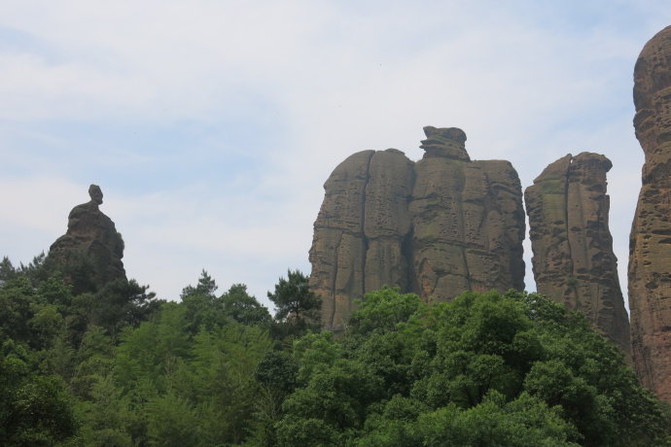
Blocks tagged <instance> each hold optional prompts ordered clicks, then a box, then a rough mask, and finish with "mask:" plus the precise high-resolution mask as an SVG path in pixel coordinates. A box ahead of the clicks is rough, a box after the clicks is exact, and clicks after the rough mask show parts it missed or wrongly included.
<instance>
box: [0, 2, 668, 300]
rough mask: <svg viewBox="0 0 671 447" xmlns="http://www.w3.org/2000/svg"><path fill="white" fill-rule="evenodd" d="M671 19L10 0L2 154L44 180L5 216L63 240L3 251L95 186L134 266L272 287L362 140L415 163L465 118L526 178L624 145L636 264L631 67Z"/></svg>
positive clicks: (658, 15)
mask: <svg viewBox="0 0 671 447" xmlns="http://www.w3.org/2000/svg"><path fill="white" fill-rule="evenodd" d="M668 11H669V10H668V8H666V7H665V6H664V3H662V2H659V1H640V2H627V3H626V4H625V3H624V2H612V3H610V4H608V5H605V4H604V3H603V2H590V1H587V2H580V3H579V4H578V3H573V2H565V3H562V4H557V5H554V6H553V8H551V9H549V10H546V8H545V7H543V8H541V7H540V6H539V4H538V3H537V2H531V1H528V2H514V3H513V6H511V5H510V4H506V5H503V4H500V3H497V2H439V1H421V2H413V3H409V2H401V1H387V2H379V1H378V2H375V1H372V2H333V1H326V0H321V1H300V0H287V1H282V2H274V1H269V0H264V1H255V2H248V1H240V0H238V1H210V0H191V1H178V0H169V1H164V0H161V1H159V0H141V1H128V0H121V1H115V2H103V1H99V0H86V1H84V0H63V1H59V2H42V1H37V0H21V1H12V0H10V1H5V2H2V3H1V4H0V38H2V37H3V33H5V34H7V36H6V37H7V38H6V39H2V40H3V41H4V42H3V44H2V45H0V98H1V99H2V101H0V129H1V130H2V132H1V133H0V155H2V158H3V163H4V166H3V168H4V171H3V172H8V173H11V172H17V173H21V174H22V175H24V177H21V178H17V176H18V174H15V175H11V176H7V177H6V178H5V179H3V182H1V183H0V187H2V188H3V190H4V191H13V192H14V194H12V195H11V197H7V196H5V195H3V197H2V198H1V199H0V206H2V210H3V211H2V213H0V224H1V225H3V230H4V231H3V233H2V234H7V235H9V236H5V237H7V238H11V239H12V241H13V242H16V241H18V240H20V239H22V237H23V236H20V235H21V234H27V233H26V232H30V234H31V235H36V234H38V233H39V234H41V235H42V236H39V237H33V236H31V237H30V238H27V239H26V241H25V246H26V247H29V248H25V249H23V250H19V249H18V248H16V247H17V246H18V245H17V244H16V243H12V244H8V243H3V246H4V247H10V245H11V247H12V248H11V249H10V253H8V254H10V255H13V254H14V253H17V254H16V256H24V254H23V253H25V251H27V250H32V254H36V253H37V252H39V251H41V250H43V249H45V248H46V247H45V244H46V245H47V246H48V244H49V243H50V242H51V241H53V240H54V239H55V238H56V237H58V236H59V235H60V234H62V233H63V232H64V231H65V222H66V216H67V212H68V211H69V210H70V209H71V208H72V206H74V205H76V204H77V203H81V202H83V201H86V187H87V186H88V183H87V182H89V181H96V182H100V183H101V186H102V187H103V191H104V192H105V193H106V201H105V204H104V205H103V210H104V212H106V213H107V214H108V215H110V217H111V218H112V219H113V220H114V221H115V222H117V227H118V229H119V231H121V232H122V233H123V234H124V238H125V240H126V246H127V250H126V257H125V259H124V261H125V263H126V266H127V268H128V270H129V274H130V275H131V276H133V277H136V278H137V279H138V280H139V281H140V282H146V283H149V284H151V285H152V286H153V287H154V288H155V289H157V290H158V291H159V292H160V294H161V295H163V296H170V297H176V295H177V294H178V293H179V290H181V288H182V287H184V286H185V285H186V284H188V283H193V282H195V280H196V279H197V276H198V274H199V272H200V269H201V268H206V269H208V270H210V273H211V274H213V275H214V276H215V278H217V279H219V278H222V279H221V280H219V281H220V284H221V286H222V288H224V287H227V284H226V283H232V282H248V283H249V285H250V290H253V291H254V292H255V293H256V295H257V297H262V296H264V295H265V293H263V292H262V291H263V290H267V289H269V288H271V287H272V285H273V284H274V282H275V281H276V279H277V277H278V276H279V275H281V274H283V273H285V269H286V268H289V267H291V268H294V267H301V268H302V269H303V270H305V268H306V266H307V250H308V248H309V245H310V242H311V238H312V234H311V232H312V223H313V221H314V219H315V217H316V215H317V212H318V209H319V205H320V201H321V199H322V197H323V189H322V184H323V183H324V181H325V180H326V178H327V177H328V175H329V173H330V172H331V171H332V170H333V168H335V166H336V165H337V164H338V163H340V162H341V161H342V160H343V159H344V158H346V157H347V156H349V155H350V154H352V153H354V152H356V151H359V150H363V149H385V148H387V147H396V148H398V149H401V150H403V151H405V152H406V154H407V155H408V157H409V158H411V159H414V160H416V159H418V158H420V157H421V156H422V152H421V150H420V149H419V148H418V146H419V141H420V140H421V139H422V138H423V134H422V130H421V128H422V126H424V125H434V126H458V127H462V128H463V129H464V130H465V131H466V133H467V135H468V142H467V148H468V150H469V152H470V154H471V157H472V158H474V159H491V158H498V159H508V160H510V161H511V162H512V163H513V165H514V166H515V167H516V168H517V170H518V171H519V173H520V176H521V178H522V182H523V186H528V185H530V184H531V182H532V181H533V178H535V177H536V176H537V175H538V174H539V173H540V172H541V171H542V169H543V168H544V167H545V166H546V165H547V164H548V163H550V162H552V161H554V160H556V159H557V158H559V157H561V156H563V155H565V154H566V153H568V152H571V153H574V154H577V153H578V152H581V151H582V150H589V151H594V152H602V153H605V154H606V155H607V156H608V157H609V158H610V159H611V160H612V161H613V162H614V165H615V166H614V168H613V170H612V171H611V173H610V176H609V182H610V185H609V191H610V194H611V197H613V206H612V217H611V222H612V228H613V236H614V238H615V245H616V250H617V252H618V257H619V260H620V266H621V267H622V265H623V264H626V254H625V251H626V245H627V240H628V227H629V225H630V222H631V216H632V213H633V209H632V205H631V204H632V203H634V202H635V200H636V199H635V198H634V194H633V193H632V191H633V190H634V189H635V188H631V183H632V181H633V180H635V179H636V178H637V176H638V175H639V172H638V170H640V164H641V163H642V156H641V151H640V148H639V146H638V144H637V142H636V141H635V139H634V138H633V131H632V128H631V124H630V123H631V116H632V115H633V106H632V105H631V72H632V70H633V64H634V61H635V58H636V56H637V55H638V51H640V48H641V47H642V45H643V44H644V43H645V40H646V39H648V38H650V37H652V34H653V33H654V32H656V31H657V30H659V29H661V27H662V26H663V24H664V22H665V21H669V20H671V12H668ZM623 24H631V26H623ZM3 25H4V28H3ZM17 36H18V37H17ZM194 123H195V124H194ZM61 124H63V125H64V126H66V127H67V129H68V130H67V131H62V130H59V129H60V127H61ZM189 125H191V126H192V127H194V128H197V131H193V130H189V131H188V132H186V131H185V132H183V133H182V134H180V135H186V136H187V137H188V138H193V140H192V141H188V142H182V141H175V138H176V137H175V132H173V131H174V130H176V129H179V130H182V129H183V128H185V127H188V126H189ZM68 126H69V127H68ZM101 129H102V130H103V131H104V132H103V133H99V132H101ZM126 129H130V130H126ZM137 130H140V131H143V132H141V133H142V136H141V137H138V138H132V137H129V136H127V135H121V134H122V133H123V132H125V131H128V132H134V131H137ZM177 133H179V132H177ZM97 138H98V140H97ZM107 139H109V140H110V141H107ZM634 168H635V169H634ZM45 197H48V199H45ZM47 234H49V235H50V236H48V237H46V236H45V235H47ZM22 243H23V241H22ZM24 259H25V257H24V258H22V260H24ZM205 264H208V265H205ZM296 264H300V265H296ZM260 270H263V272H262V273H259V271H260ZM529 272H530V271H529ZM236 278H237V279H236ZM621 279H622V280H623V281H624V280H625V279H626V278H624V277H623V278H621ZM531 281H532V279H531V277H530V273H528V275H527V279H526V282H527V285H528V286H530V283H531ZM260 291H261V292H260ZM259 295H261V296H259Z"/></svg>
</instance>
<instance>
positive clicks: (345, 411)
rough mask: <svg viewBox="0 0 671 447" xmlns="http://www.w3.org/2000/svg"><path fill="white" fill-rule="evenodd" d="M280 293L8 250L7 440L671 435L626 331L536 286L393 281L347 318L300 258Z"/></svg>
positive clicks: (1, 431)
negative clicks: (452, 290)
mask: <svg viewBox="0 0 671 447" xmlns="http://www.w3.org/2000/svg"><path fill="white" fill-rule="evenodd" d="M80 267H82V266H80ZM268 298H269V299H270V300H271V302H272V303H273V305H274V307H275V308H274V309H273V313H272V314H271V312H270V311H269V310H268V309H267V308H265V307H264V306H262V305H261V304H260V303H259V301H258V300H257V299H256V298H255V297H253V296H250V295H249V293H248V292H247V288H246V286H245V285H244V284H234V285H232V286H231V287H230V288H229V289H228V290H227V291H225V292H223V293H219V292H218V286H217V284H216V281H215V279H213V278H212V277H211V276H210V275H209V274H208V273H207V272H206V271H205V270H203V272H202V274H201V276H200V278H197V279H196V282H195V285H186V286H185V287H184V289H183V291H182V293H181V299H180V301H179V302H172V301H164V300H160V299H158V298H157V297H155V296H154V294H153V293H151V292H150V291H149V287H148V286H142V285H140V284H139V283H138V282H136V281H135V280H125V279H122V280H117V281H113V282H110V283H108V284H107V285H106V286H105V287H103V288H100V289H95V288H94V287H92V286H91V285H90V284H89V283H88V282H87V275H86V269H85V268H83V267H82V268H78V269H76V270H73V271H69V272H68V271H66V272H62V271H59V270H58V269H55V268H54V266H52V265H49V263H48V262H45V257H44V256H43V255H41V256H38V257H36V258H35V259H34V260H33V261H32V262H31V263H29V264H28V265H23V264H21V265H19V266H14V265H13V264H12V262H11V261H10V260H9V259H8V258H6V257H5V258H4V259H3V260H2V262H1V263H0V345H1V350H0V445H3V446H5V445H6V446H180V447H185V446H362V447H363V446H380V447H382V446H410V447H412V446H418V447H419V446H473V447H475V446H511V447H512V446H516V447H520V446H522V447H524V446H546V447H550V446H556V447H560V446H561V447H568V446H615V447H617V446H656V445H658V446H668V445H671V436H670V433H671V431H670V429H669V427H670V415H671V411H670V410H669V408H668V406H667V405H666V404H664V403H662V402H660V401H659V400H657V399H656V398H655V397H654V396H653V395H652V393H650V392H649V391H647V390H646V389H645V388H643V387H642V386H640V384H639V383H638V381H637V379H636V376H635V374H634V372H633V371H632V369H631V368H630V366H629V365H628V364H627V361H626V360H625V358H624V356H623V355H622V354H621V352H620V351H619V350H618V348H616V347H615V346H614V345H612V344H611V343H610V342H609V341H607V340H606V339H605V338H604V337H603V336H601V335H600V334H598V333H596V332H594V331H593V330H592V329H591V328H590V325H589V323H588V322H587V320H586V319H585V317H583V316H582V315H581V314H579V313H576V312H574V311H570V310H568V309H566V308H565V307H563V306H562V305H561V304H557V303H555V302H554V301H552V300H550V299H548V298H546V297H543V296H541V295H538V294H536V293H525V292H517V291H510V292H507V293H498V292H488V293H480V294H478V293H472V292H467V293H464V294H462V295H460V296H459V297H457V298H456V299H454V300H453V301H450V302H426V301H424V300H422V299H420V298H419V297H418V296H417V295H415V294H405V293H401V292H400V291H399V290H398V289H392V288H386V287H385V288H383V289H380V290H378V291H376V292H373V293H369V294H367V295H366V297H365V299H364V300H362V301H361V302H360V303H359V305H358V308H357V310H356V311H355V312H354V313H353V314H352V316H351V318H350V320H349V323H348V325H347V327H346V329H345V330H344V331H341V332H329V331H325V330H321V325H320V322H319V318H320V317H319V315H320V303H321V301H320V299H319V298H318V297H317V296H315V295H314V293H312V292H311V290H310V289H309V287H308V278H307V277H306V275H304V274H302V273H301V272H299V271H292V270H289V271H287V274H286V277H280V278H279V280H278V282H277V284H276V285H275V287H274V290H273V291H270V292H268Z"/></svg>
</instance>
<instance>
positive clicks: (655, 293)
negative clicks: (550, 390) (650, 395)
mask: <svg viewBox="0 0 671 447" xmlns="http://www.w3.org/2000/svg"><path fill="white" fill-rule="evenodd" d="M634 104H635V106H636V115H635V117H634V128H635V129H636V137H637V138H638V141H639V143H640V144H641V147H642V149H643V152H644V153H645V164H644V165H643V171H642V186H641V192H640V194H639V198H638V204H637V207H636V214H635V216H634V222H633V224H632V227H631V236H630V239H629V307H630V309H631V337H632V354H633V358H634V365H635V367H636V372H637V373H638V375H639V378H640V379H641V382H642V383H643V384H644V385H645V386H647V387H648V388H650V389H652V390H653V391H655V392H656V393H657V395H658V397H660V398H661V399H664V400H666V401H668V402H671V273H670V272H671V237H670V236H671V220H670V219H669V216H671V202H670V201H669V197H671V177H670V176H669V167H670V166H671V26H669V27H667V28H665V29H663V30H662V31H660V32H659V33H657V35H655V36H654V37H653V38H652V39H651V40H650V41H649V42H648V43H647V44H646V45H645V46H644V47H643V50H642V51H641V54H640V55H639V57H638V60H637V62H636V66H635V68H634Z"/></svg>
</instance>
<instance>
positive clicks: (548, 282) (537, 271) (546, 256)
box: [524, 152, 630, 354]
mask: <svg viewBox="0 0 671 447" xmlns="http://www.w3.org/2000/svg"><path fill="white" fill-rule="evenodd" d="M611 167H612V164H611V162H610V160H608V159H607V158H606V157H604V156H603V155H598V154H592V153H587V152H583V153H581V154H579V155H577V156H575V157H573V156H572V155H571V154H568V155H566V156H565V157H563V158H560V159H559V160H557V161H555V162H554V163H552V164H551V165H549V166H548V167H547V168H545V170H544V171H543V172H542V173H541V175H539V176H538V178H536V179H535V180H534V184H533V186H530V187H528V188H527V189H526V191H525V192H524V198H525V202H526V208H527V213H528V215H529V235H530V239H531V247H532V250H533V254H534V256H533V259H532V264H533V271H534V277H535V279H536V287H537V290H538V292H539V293H542V294H544V295H546V296H547V297H549V298H552V299H554V300H556V301H559V302H562V303H563V304H566V305H568V306H569V307H571V308H573V309H577V310H580V311H581V312H583V313H584V314H585V315H586V316H587V317H588V318H589V319H590V320H591V321H592V322H593V323H594V325H595V326H596V327H597V328H598V329H599V330H600V331H601V332H602V333H603V334H604V335H605V336H606V337H608V338H609V339H611V340H612V341H613V342H615V343H616V344H617V345H618V346H620V348H621V349H622V351H623V352H624V353H625V354H629V352H630V340H629V319H628V316H627V312H626V310H625V308H624V299H623V298H622V291H621V290H620V282H619V279H618V274H617V258H616V257H615V254H614V253H613V238H612V237H611V235H610V230H609V228H608V211H609V209H610V199H609V197H608V195H607V194H606V184H607V183H606V173H607V172H608V171H609V170H610V168H611Z"/></svg>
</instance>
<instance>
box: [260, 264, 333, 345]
mask: <svg viewBox="0 0 671 447" xmlns="http://www.w3.org/2000/svg"><path fill="white" fill-rule="evenodd" d="M268 298H269V299H270V301H272V302H273V303H274V304H275V321H276V322H278V323H279V324H280V325H282V327H284V328H286V329H287V334H289V335H300V334H303V333H305V332H306V331H307V330H308V329H315V330H316V329H318V328H319V327H320V324H321V323H320V321H321V316H320V310H321V300H320V299H319V297H317V296H316V295H315V294H314V292H312V291H311V290H310V286H309V284H308V277H307V276H305V275H304V274H303V273H301V272H299V271H298V270H295V271H292V270H288V271H287V279H285V278H283V277H281V278H280V279H279V282H278V283H277V284H276V285H275V291H274V292H272V293H271V292H268Z"/></svg>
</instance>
